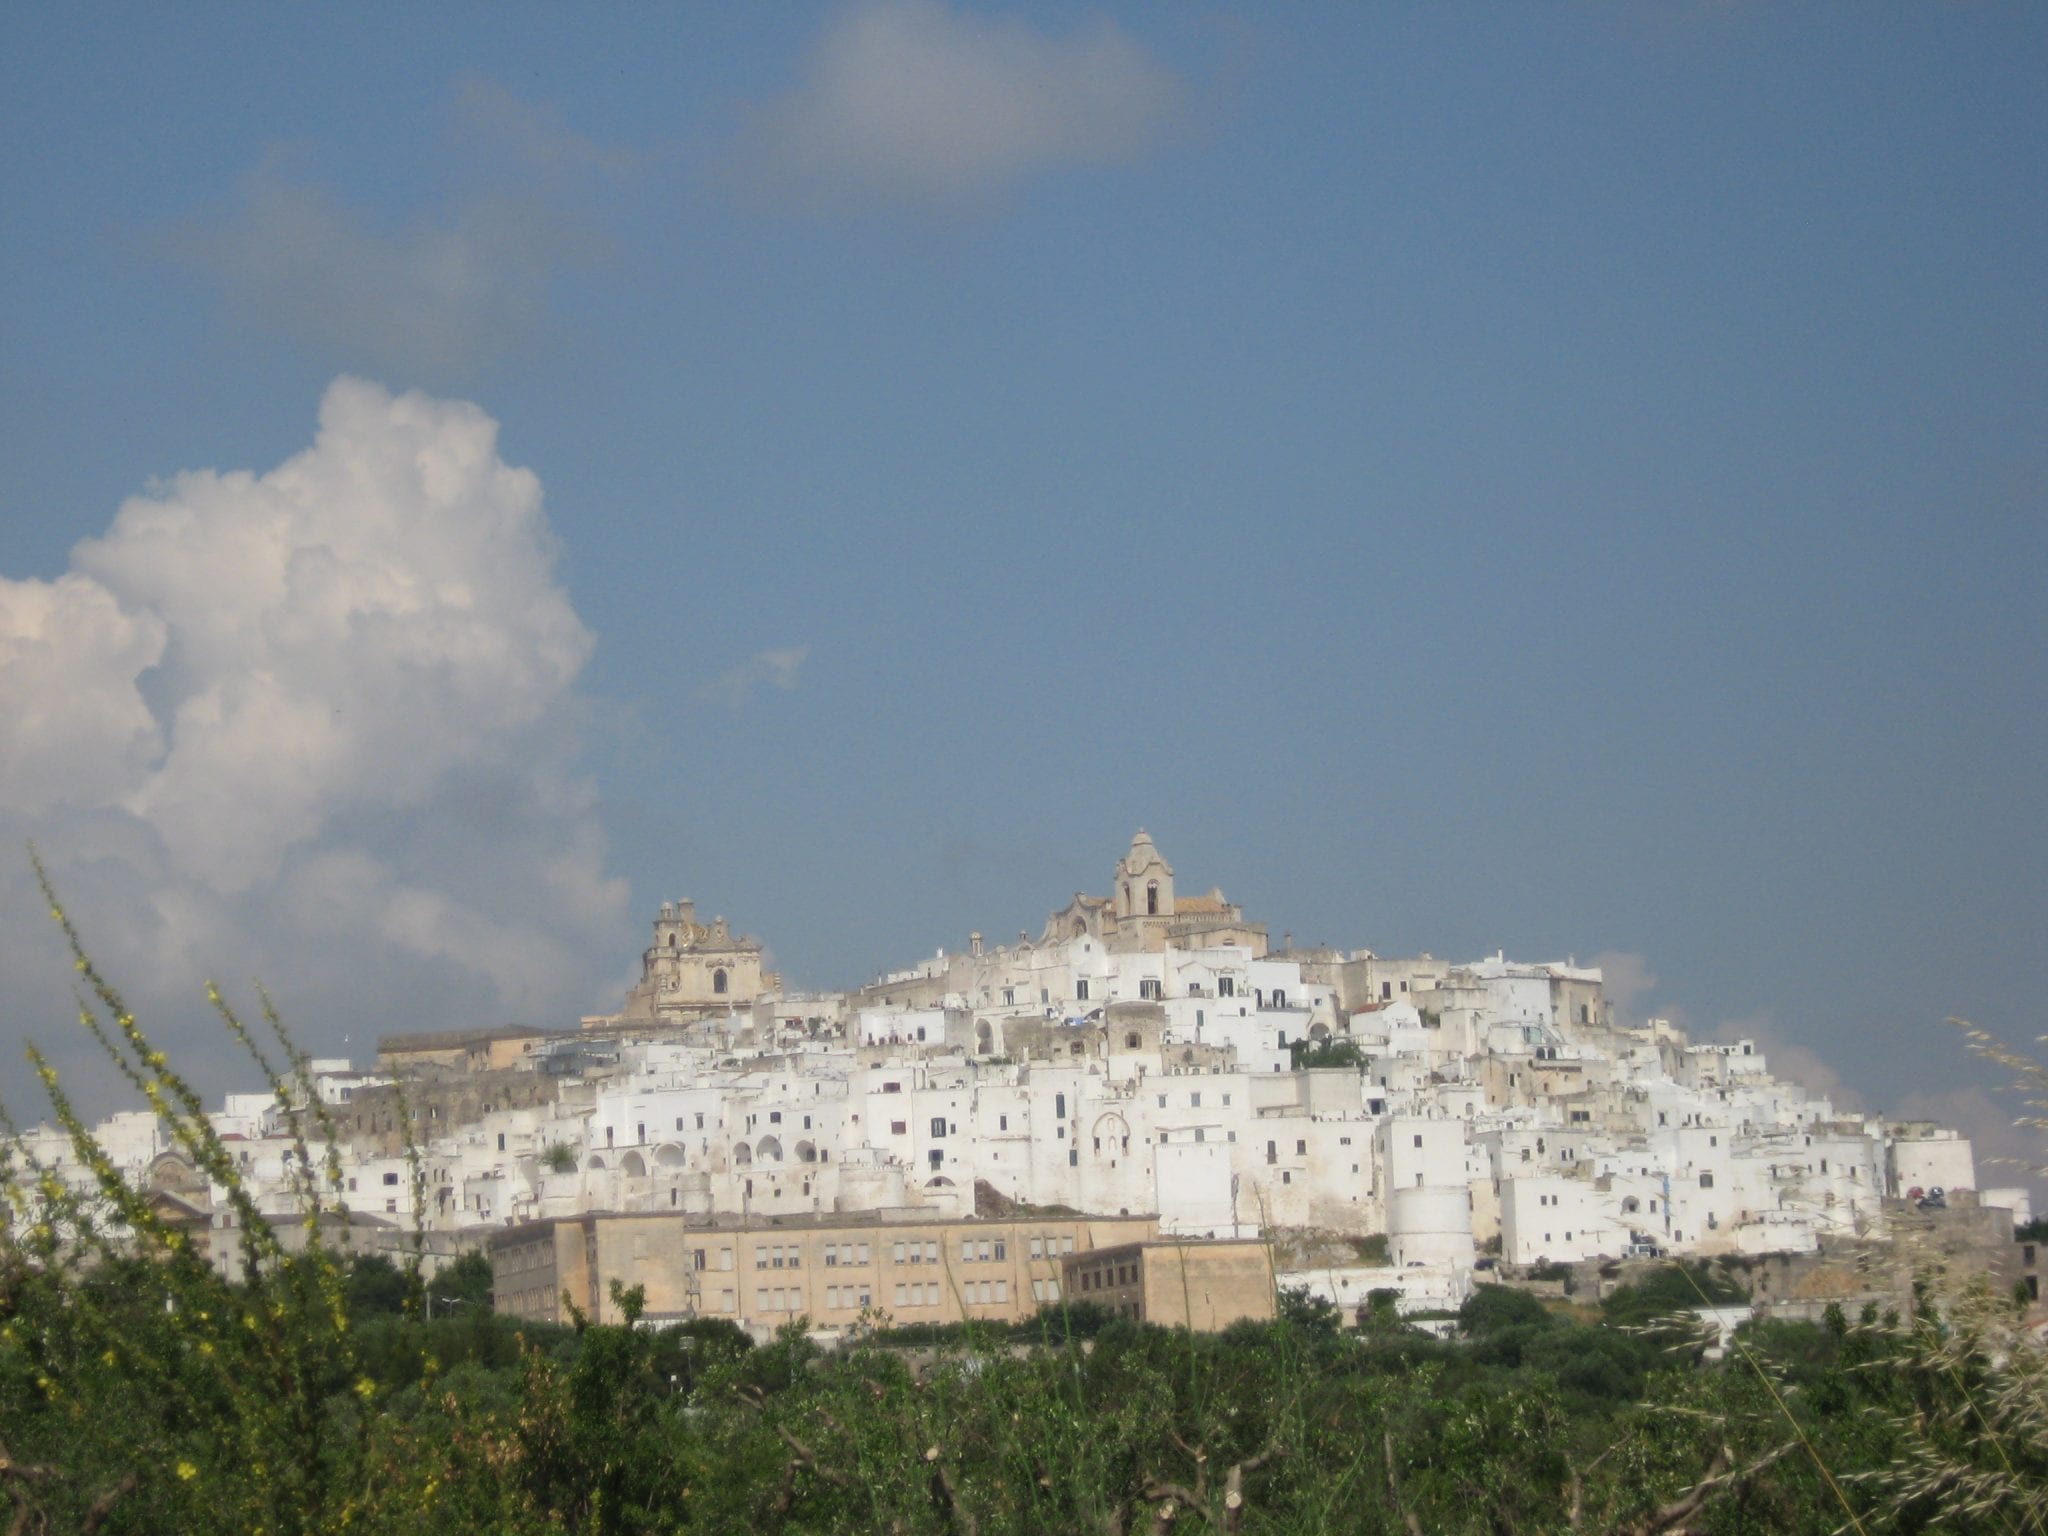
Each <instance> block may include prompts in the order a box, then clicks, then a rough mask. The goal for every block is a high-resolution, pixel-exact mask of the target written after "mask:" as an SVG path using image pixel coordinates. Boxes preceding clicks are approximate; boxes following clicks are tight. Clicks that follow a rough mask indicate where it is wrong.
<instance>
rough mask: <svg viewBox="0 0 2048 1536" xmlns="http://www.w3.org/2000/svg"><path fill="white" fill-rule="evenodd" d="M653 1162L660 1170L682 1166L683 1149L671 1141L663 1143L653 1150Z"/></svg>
mask: <svg viewBox="0 0 2048 1536" xmlns="http://www.w3.org/2000/svg"><path fill="white" fill-rule="evenodd" d="M654 1162H655V1165H656V1166H657V1167H660V1168H680V1167H682V1166H683V1149H682V1148H681V1147H680V1146H678V1145H676V1143H674V1142H672V1141H664V1142H663V1143H662V1144H661V1145H660V1146H658V1147H656V1148H655V1149H654Z"/></svg>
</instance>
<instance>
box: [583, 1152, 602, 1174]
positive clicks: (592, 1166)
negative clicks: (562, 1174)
mask: <svg viewBox="0 0 2048 1536" xmlns="http://www.w3.org/2000/svg"><path fill="white" fill-rule="evenodd" d="M583 1166H584V1167H585V1168H588V1169H589V1170H590V1171H591V1172H592V1173H603V1172H604V1159H603V1158H601V1157H599V1156H598V1155H597V1154H596V1153H595V1152H593V1153H591V1154H590V1161H589V1162H587V1163H585V1164H584V1165H583Z"/></svg>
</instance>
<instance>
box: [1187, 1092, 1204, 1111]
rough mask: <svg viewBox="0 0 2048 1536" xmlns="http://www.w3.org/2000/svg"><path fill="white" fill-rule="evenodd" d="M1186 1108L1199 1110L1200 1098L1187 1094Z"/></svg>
mask: <svg viewBox="0 0 2048 1536" xmlns="http://www.w3.org/2000/svg"><path fill="white" fill-rule="evenodd" d="M1188 1107H1189V1108H1190V1109H1200V1108H1201V1107H1202V1096H1201V1095H1200V1094H1199V1093H1191V1094H1189V1095H1188Z"/></svg>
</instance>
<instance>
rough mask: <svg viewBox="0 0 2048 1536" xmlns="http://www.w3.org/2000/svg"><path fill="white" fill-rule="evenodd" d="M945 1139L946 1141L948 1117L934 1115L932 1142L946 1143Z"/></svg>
mask: <svg viewBox="0 0 2048 1536" xmlns="http://www.w3.org/2000/svg"><path fill="white" fill-rule="evenodd" d="M945 1139H946V1117H945V1116H944V1115H933V1116H932V1140H934V1141H944V1140H945Z"/></svg>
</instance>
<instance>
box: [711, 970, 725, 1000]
mask: <svg viewBox="0 0 2048 1536" xmlns="http://www.w3.org/2000/svg"><path fill="white" fill-rule="evenodd" d="M711 990H712V991H713V992H716V993H717V994H718V995H719V996H720V997H723V996H725V972H724V970H722V969H721V970H716V971H713V972H712V973H711Z"/></svg>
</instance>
